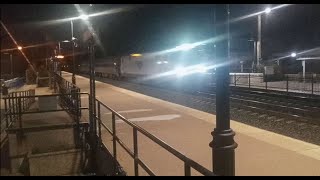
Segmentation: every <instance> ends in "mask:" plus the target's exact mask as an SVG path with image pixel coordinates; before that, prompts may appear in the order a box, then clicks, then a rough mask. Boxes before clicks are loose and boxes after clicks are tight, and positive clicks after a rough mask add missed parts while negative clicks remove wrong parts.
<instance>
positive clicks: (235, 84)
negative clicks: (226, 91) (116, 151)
mask: <svg viewBox="0 0 320 180" xmlns="http://www.w3.org/2000/svg"><path fill="white" fill-rule="evenodd" d="M234 86H237V73H234Z"/></svg>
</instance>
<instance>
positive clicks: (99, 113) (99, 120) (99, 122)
mask: <svg viewBox="0 0 320 180" xmlns="http://www.w3.org/2000/svg"><path fill="white" fill-rule="evenodd" d="M98 129H99V132H98V133H99V138H100V139H99V146H100V144H101V143H102V137H101V111H100V102H98Z"/></svg>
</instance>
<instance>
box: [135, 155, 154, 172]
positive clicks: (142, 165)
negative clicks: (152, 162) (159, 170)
mask: <svg viewBox="0 0 320 180" xmlns="http://www.w3.org/2000/svg"><path fill="white" fill-rule="evenodd" d="M137 161H138V164H139V165H140V166H141V167H142V168H143V169H144V170H145V171H146V172H147V173H148V174H149V175H150V176H156V174H155V173H154V172H152V170H151V169H150V168H149V167H148V166H147V165H146V164H144V162H142V161H141V160H140V159H139V158H138V159H137Z"/></svg>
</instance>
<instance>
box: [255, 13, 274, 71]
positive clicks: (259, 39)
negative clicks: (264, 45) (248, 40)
mask: <svg viewBox="0 0 320 180" xmlns="http://www.w3.org/2000/svg"><path fill="white" fill-rule="evenodd" d="M270 12H271V8H266V9H265V10H264V13H266V14H269V13H270ZM261 15H262V13H261V14H259V15H258V41H257V66H259V65H260V61H261V54H262V52H261Z"/></svg>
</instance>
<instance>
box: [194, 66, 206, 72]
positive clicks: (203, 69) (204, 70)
mask: <svg viewBox="0 0 320 180" xmlns="http://www.w3.org/2000/svg"><path fill="white" fill-rule="evenodd" d="M195 69H196V72H200V73H206V72H207V68H206V67H205V66H203V65H201V66H198V67H196V68H195Z"/></svg>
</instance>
